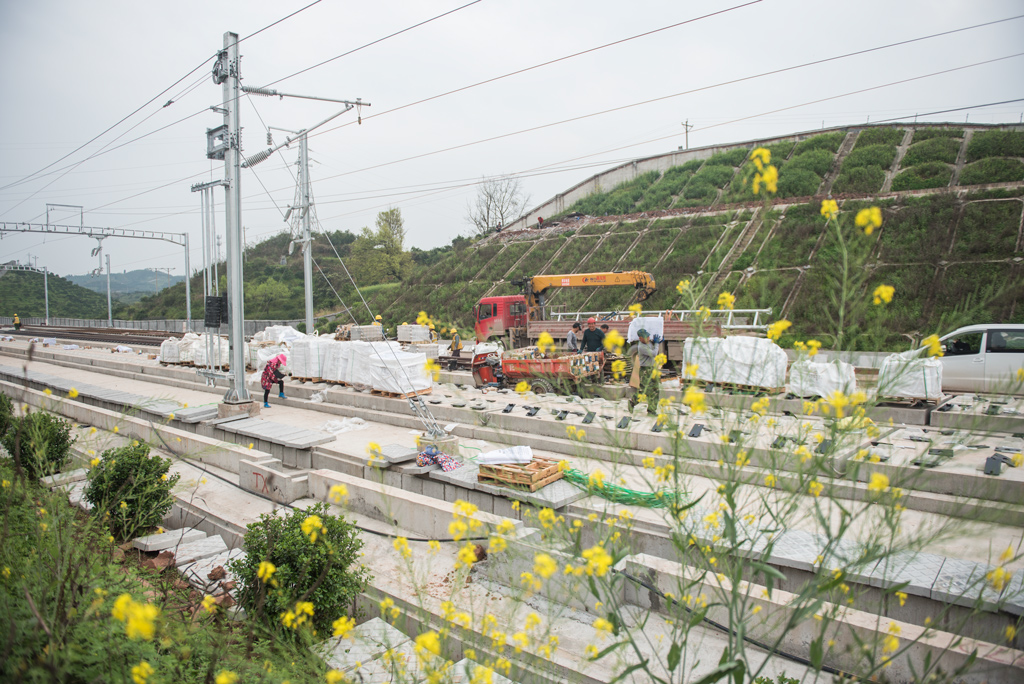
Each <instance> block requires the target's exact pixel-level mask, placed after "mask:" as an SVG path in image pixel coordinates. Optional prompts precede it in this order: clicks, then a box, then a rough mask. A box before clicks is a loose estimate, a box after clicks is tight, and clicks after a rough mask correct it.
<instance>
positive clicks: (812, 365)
mask: <svg viewBox="0 0 1024 684" xmlns="http://www.w3.org/2000/svg"><path fill="white" fill-rule="evenodd" d="M856 388H857V379H856V377H855V375H854V370H853V366H852V365H851V364H849V363H846V362H845V361H833V362H829V363H818V362H815V361H810V360H808V359H807V358H806V357H801V358H800V359H798V360H797V362H796V363H794V364H793V365H792V366H790V368H789V384H788V385H787V386H786V391H788V392H789V393H790V394H792V395H794V396H797V397H822V398H827V397H829V396H831V395H832V393H833V392H842V393H843V394H850V393H851V392H853V391H854V390H855V389H856Z"/></svg>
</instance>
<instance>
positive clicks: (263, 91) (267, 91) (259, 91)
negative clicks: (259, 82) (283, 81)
mask: <svg viewBox="0 0 1024 684" xmlns="http://www.w3.org/2000/svg"><path fill="white" fill-rule="evenodd" d="M242 92H243V93H249V94H250V95H263V96H264V97H277V91H276V90H274V89H273V88H253V87H252V86H242Z"/></svg>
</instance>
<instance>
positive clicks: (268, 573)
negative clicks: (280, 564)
mask: <svg viewBox="0 0 1024 684" xmlns="http://www.w3.org/2000/svg"><path fill="white" fill-rule="evenodd" d="M275 572H277V567H276V566H275V565H274V564H273V563H271V562H270V561H260V567H259V568H258V569H257V570H256V576H257V577H258V578H259V579H260V580H261V581H263V582H270V581H271V578H272V577H273V576H274V573H275Z"/></svg>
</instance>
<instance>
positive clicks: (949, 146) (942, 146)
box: [901, 138, 960, 167]
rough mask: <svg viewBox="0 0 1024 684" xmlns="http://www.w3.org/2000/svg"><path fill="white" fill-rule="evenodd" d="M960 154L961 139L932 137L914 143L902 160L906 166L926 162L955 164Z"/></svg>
mask: <svg viewBox="0 0 1024 684" xmlns="http://www.w3.org/2000/svg"><path fill="white" fill-rule="evenodd" d="M958 154H960V141H959V140H955V139H953V138H931V139H930V140H925V141H924V142H920V143H914V144H913V145H911V146H910V147H909V148H908V149H907V153H906V154H905V155H904V156H903V161H902V162H901V163H902V165H903V166H904V167H907V166H915V165H917V164H923V163H925V162H945V163H946V164H953V163H955V162H956V157H957V155H958Z"/></svg>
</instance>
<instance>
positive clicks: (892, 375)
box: [877, 347, 942, 400]
mask: <svg viewBox="0 0 1024 684" xmlns="http://www.w3.org/2000/svg"><path fill="white" fill-rule="evenodd" d="M925 353H926V348H925V347H922V348H920V349H911V350H910V351H905V352H901V353H899V354H892V355H891V356H887V357H885V360H884V361H882V367H881V369H880V370H879V371H878V390H877V391H878V396H879V397H887V398H893V399H927V400H936V399H939V398H940V397H942V362H941V361H939V360H938V359H937V358H934V357H927V356H925Z"/></svg>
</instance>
